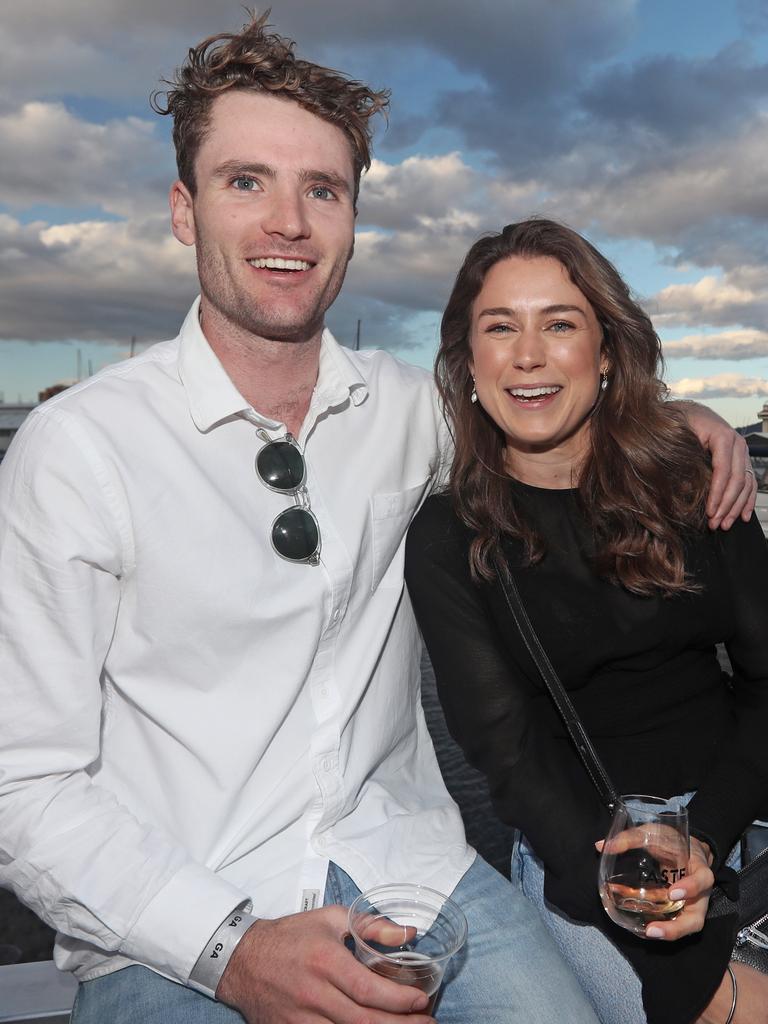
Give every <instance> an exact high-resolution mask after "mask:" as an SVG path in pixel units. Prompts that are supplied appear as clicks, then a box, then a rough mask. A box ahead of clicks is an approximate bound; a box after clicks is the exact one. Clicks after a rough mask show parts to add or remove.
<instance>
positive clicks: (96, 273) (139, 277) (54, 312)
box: [0, 215, 197, 341]
mask: <svg viewBox="0 0 768 1024" xmlns="http://www.w3.org/2000/svg"><path fill="white" fill-rule="evenodd" d="M196 289H197V283H196V277H195V271H194V260H193V257H192V254H191V251H190V250H188V249H185V248H184V247H183V246H181V245H179V243H178V242H176V240H175V239H174V238H173V237H172V236H171V234H170V232H169V231H168V227H167V223H166V218H165V217H154V218H145V219H143V220H142V219H138V218H137V219H134V220H131V221H120V222H114V221H84V222H81V223H72V224H59V225H47V224H43V223H34V224H26V225H25V224H21V223H19V222H18V221H17V220H15V219H14V218H12V217H9V216H7V215H4V216H0V332H1V334H0V336H2V337H4V338H19V339H22V340H28V341H45V340H48V339H57V338H62V339H66V338H82V339H92V340H105V341H107V340H115V339H121V338H123V339H125V338H130V336H131V335H132V334H137V335H140V336H142V337H147V336H152V337H155V338H157V337H163V336H168V335H169V334H171V335H173V334H175V333H176V330H177V328H178V323H179V320H180V317H181V315H182V314H183V312H184V311H185V307H186V306H187V304H188V303H189V302H190V301H191V299H192V297H193V296H194V295H195V293H196Z"/></svg>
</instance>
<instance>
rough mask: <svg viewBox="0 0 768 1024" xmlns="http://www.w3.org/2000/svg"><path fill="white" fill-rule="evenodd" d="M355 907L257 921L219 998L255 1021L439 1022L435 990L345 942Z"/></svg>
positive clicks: (336, 1023) (304, 1023)
mask: <svg viewBox="0 0 768 1024" xmlns="http://www.w3.org/2000/svg"><path fill="white" fill-rule="evenodd" d="M346 934H347V911H346V908H344V907H324V908H323V909H322V910H310V911H308V912H307V913H304V914H293V915H292V916H290V917H281V918H278V919H277V920H276V921H257V922H256V924H254V925H252V926H251V927H250V928H249V929H248V931H247V932H246V934H245V935H244V936H243V938H242V939H241V941H240V943H239V944H238V946H237V948H236V949H235V951H234V953H233V954H232V959H231V960H230V961H229V963H228V964H227V968H226V970H225V971H224V973H223V974H222V976H221V981H220V982H219V985H218V988H217V989H216V998H217V999H220V1000H221V1001H222V1002H223V1003H227V1004H228V1005H229V1006H233V1007H235V1009H237V1010H239V1011H240V1013H241V1014H242V1015H243V1017H244V1018H245V1020H246V1021H247V1022H248V1024H328V1022H329V1021H330V1022H332V1024H402V1020H401V1018H402V1016H403V1015H405V1014H409V1015H410V1016H409V1020H410V1021H411V1022H412V1024H434V1021H433V1019H432V1018H431V1017H429V1016H428V1015H426V1014H425V1013H424V1012H423V1011H424V1009H425V1007H426V1005H427V1002H428V997H427V996H426V995H425V994H424V993H423V992H420V991H419V990H418V989H416V988H413V987H412V986H410V985H399V984H397V982H394V981H390V980H388V979H387V978H382V977H380V976H379V975H377V974H374V973H373V971H370V970H368V968H367V967H363V965H362V964H360V963H358V961H357V960H356V959H355V958H354V956H353V955H352V953H350V952H349V950H348V949H347V948H346V946H345V945H344V936H345V935H346Z"/></svg>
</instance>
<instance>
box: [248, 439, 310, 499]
mask: <svg viewBox="0 0 768 1024" xmlns="http://www.w3.org/2000/svg"><path fill="white" fill-rule="evenodd" d="M256 472H257V473H258V474H259V476H260V477H261V479H262V480H263V481H264V483H265V484H266V485H267V486H268V487H274V489H275V490H276V491H295V490H296V489H297V488H298V487H301V485H302V482H303V480H304V458H303V456H302V454H301V452H300V451H299V449H298V448H297V447H296V445H294V444H290V443H289V442H288V441H272V442H271V443H270V444H266V445H264V447H263V448H262V449H261V451H260V452H259V454H258V455H257V456H256Z"/></svg>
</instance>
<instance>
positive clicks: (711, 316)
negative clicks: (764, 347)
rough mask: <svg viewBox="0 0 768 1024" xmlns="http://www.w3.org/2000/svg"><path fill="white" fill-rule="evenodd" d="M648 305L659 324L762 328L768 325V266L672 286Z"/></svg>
mask: <svg viewBox="0 0 768 1024" xmlns="http://www.w3.org/2000/svg"><path fill="white" fill-rule="evenodd" d="M646 305H647V308H648V309H649V310H650V311H651V313H652V315H653V319H654V322H655V323H656V324H657V326H659V327H670V326H675V325H686V324H709V325H711V326H713V327H729V326H732V325H733V324H742V325H743V326H745V327H754V328H755V329H756V330H758V331H760V330H762V329H763V328H764V327H765V325H766V324H768V267H763V266H750V267H737V268H735V269H734V270H731V271H729V272H728V273H726V274H724V275H723V276H722V277H716V276H714V275H710V274H708V275H706V276H704V277H702V278H700V279H699V280H698V281H695V282H694V283H693V284H673V285H669V286H668V287H666V288H662V290H661V291H660V292H658V293H657V294H656V295H655V296H654V297H653V298H652V299H651V300H649V302H648V303H647V304H646Z"/></svg>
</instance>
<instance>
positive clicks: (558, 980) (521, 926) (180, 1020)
mask: <svg viewBox="0 0 768 1024" xmlns="http://www.w3.org/2000/svg"><path fill="white" fill-rule="evenodd" d="M358 892H359V889H358V888H357V886H356V885H355V884H354V882H353V881H352V880H351V879H350V878H349V876H348V875H346V874H345V873H344V872H343V871H342V870H341V869H340V868H338V867H336V866H335V865H333V864H332V865H331V867H330V870H329V873H328V883H327V885H326V890H325V903H326V905H327V904H330V903H340V904H343V905H349V904H350V903H351V902H352V900H353V899H354V898H355V896H357V895H358ZM452 898H453V899H454V900H455V901H456V902H457V903H458V904H459V906H460V907H461V908H462V910H463V911H464V913H465V914H466V916H467V921H468V924H469V938H468V940H467V944H466V946H465V949H464V951H463V953H462V954H459V955H458V956H457V957H456V959H455V961H454V962H453V963H452V964H451V965H450V966H449V970H448V973H447V974H446V979H445V985H444V987H443V991H442V994H441V996H440V1000H439V1002H438V1005H437V1010H436V1015H437V1018H438V1020H439V1021H440V1024H513V1022H514V1024H560V1022H563V1024H565V1022H567V1024H598V1022H597V1017H596V1016H595V1014H594V1011H593V1010H592V1008H591V1006H590V1004H589V1001H588V1000H587V998H586V996H585V995H584V993H583V992H582V990H581V988H580V987H579V985H578V983H577V981H576V979H575V977H574V976H573V974H572V973H571V971H570V970H569V968H568V967H567V966H566V965H565V963H564V961H563V960H562V958H561V956H560V954H559V953H558V951H557V948H556V947H555V944H554V943H553V941H552V939H551V938H550V936H549V933H548V932H547V929H546V928H545V927H544V924H543V923H542V920H541V918H540V916H539V914H538V912H537V911H536V910H535V909H534V907H533V906H532V905H531V904H530V903H529V902H528V900H527V899H525V897H524V896H523V895H522V894H521V893H520V892H519V891H515V890H514V889H513V887H512V886H511V885H510V884H509V882H507V881H506V879H504V878H503V877H502V876H501V875H500V874H499V873H498V872H497V871H495V870H494V869H493V868H492V867H490V866H489V865H488V864H486V863H485V861H484V860H482V859H481V858H480V857H477V858H476V859H475V861H474V863H473V864H472V866H471V867H470V868H469V870H468V871H467V872H466V874H465V875H464V877H463V878H462V879H461V881H460V882H459V884H458V886H457V887H456V889H455V890H454V892H453V894H452ZM71 1020H72V1024H243V1018H242V1017H241V1016H240V1014H239V1013H237V1012H236V1011H235V1010H231V1009H229V1008H228V1007H226V1006H224V1005H223V1004H221V1003H216V1002H213V1001H212V1000H210V999H207V998H206V997H205V996H202V995H199V994H198V993H197V992H194V991H193V990H192V989H188V988H184V987H182V986H181V985H177V984H175V983H174V982H171V981H167V980H166V979H165V978H162V977H160V975H158V974H154V973H153V972H152V971H150V970H147V968H145V967H126V968H124V969H123V970H122V971H116V972H114V973H113V974H108V975H106V976H105V977H103V978H97V979H96V980H94V981H87V982H84V983H83V984H81V985H80V988H79V990H78V994H77V998H76V1000H75V1006H74V1009H73V1011H72V1018H71Z"/></svg>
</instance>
